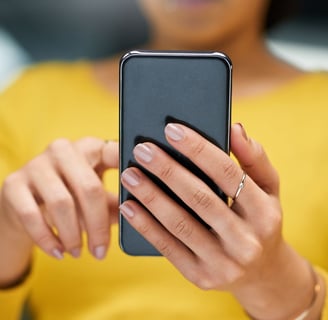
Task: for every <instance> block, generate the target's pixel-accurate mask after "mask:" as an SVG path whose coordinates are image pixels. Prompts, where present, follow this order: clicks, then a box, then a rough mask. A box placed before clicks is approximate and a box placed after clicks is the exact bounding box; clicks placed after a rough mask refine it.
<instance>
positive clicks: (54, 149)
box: [48, 138, 71, 154]
mask: <svg viewBox="0 0 328 320" xmlns="http://www.w3.org/2000/svg"><path fill="white" fill-rule="evenodd" d="M68 147H71V141H70V140H68V139H66V138H60V139H56V140H55V141H53V142H52V143H50V145H49V146H48V150H49V151H50V153H52V154H57V153H59V152H60V153H61V152H63V150H65V149H67V148H68Z"/></svg>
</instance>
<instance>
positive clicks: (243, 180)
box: [232, 172, 247, 201]
mask: <svg viewBox="0 0 328 320" xmlns="http://www.w3.org/2000/svg"><path fill="white" fill-rule="evenodd" d="M246 177H247V174H246V173H245V172H243V176H242V177H241V181H240V183H239V186H238V189H237V191H236V193H235V196H234V197H233V198H232V200H233V201H236V200H237V198H238V197H239V195H240V192H241V190H243V189H244V186H245V181H246Z"/></svg>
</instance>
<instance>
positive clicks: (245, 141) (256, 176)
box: [231, 123, 279, 196]
mask: <svg viewBox="0 0 328 320" xmlns="http://www.w3.org/2000/svg"><path fill="white" fill-rule="evenodd" d="M231 149H232V152H233V154H234V155H235V156H236V158H237V159H238V161H239V164H240V166H241V167H242V168H243V170H244V171H245V172H246V173H247V174H248V175H249V176H250V177H251V178H252V179H253V180H254V181H255V183H256V184H257V185H259V186H260V187H261V188H262V189H263V190H265V191H266V192H267V193H269V194H273V195H275V196H278V195H279V177H278V174H277V172H276V170H275V169H274V168H273V166H272V165H271V163H270V161H269V159H268V157H267V154H266V153H265V151H264V149H263V147H262V146H261V145H260V144H259V143H258V142H256V141H255V140H253V139H252V138H248V137H247V135H246V132H245V130H244V128H243V126H242V125H241V124H238V123H237V124H235V125H233V126H232V127H231Z"/></svg>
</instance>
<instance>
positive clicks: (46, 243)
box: [34, 232, 54, 248]
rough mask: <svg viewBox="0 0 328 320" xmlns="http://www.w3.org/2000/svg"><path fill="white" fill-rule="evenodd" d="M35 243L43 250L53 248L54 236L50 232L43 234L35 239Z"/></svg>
mask: <svg viewBox="0 0 328 320" xmlns="http://www.w3.org/2000/svg"><path fill="white" fill-rule="evenodd" d="M34 242H35V243H36V244H37V245H39V246H40V247H42V248H47V247H51V246H52V244H53V243H54V236H53V235H52V234H50V233H48V232H42V233H40V234H38V235H36V236H35V237H34Z"/></svg>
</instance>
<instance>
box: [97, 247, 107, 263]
mask: <svg viewBox="0 0 328 320" xmlns="http://www.w3.org/2000/svg"><path fill="white" fill-rule="evenodd" d="M94 256H95V257H96V258H97V259H99V260H102V259H104V258H105V256H106V246H98V247H96V248H95V249H94Z"/></svg>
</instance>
